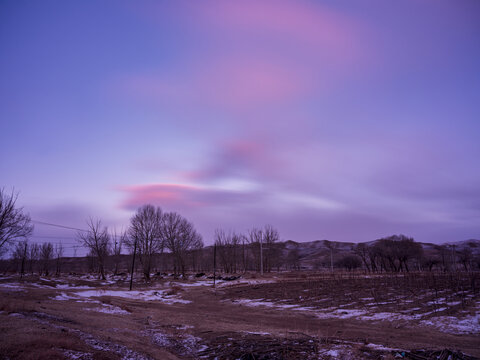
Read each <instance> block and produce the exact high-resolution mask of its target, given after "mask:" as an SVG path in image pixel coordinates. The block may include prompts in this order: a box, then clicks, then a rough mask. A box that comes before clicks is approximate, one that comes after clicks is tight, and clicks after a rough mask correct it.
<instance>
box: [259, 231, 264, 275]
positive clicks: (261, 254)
mask: <svg viewBox="0 0 480 360" xmlns="http://www.w3.org/2000/svg"><path fill="white" fill-rule="evenodd" d="M262 243H263V234H261V235H260V275H262V276H263V245H262Z"/></svg>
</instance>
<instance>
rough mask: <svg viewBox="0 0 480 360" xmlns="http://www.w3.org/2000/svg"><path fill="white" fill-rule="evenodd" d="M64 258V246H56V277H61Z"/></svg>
mask: <svg viewBox="0 0 480 360" xmlns="http://www.w3.org/2000/svg"><path fill="white" fill-rule="evenodd" d="M62 256H63V245H62V244H60V243H59V244H56V245H55V257H56V262H55V264H56V267H55V268H56V269H55V275H57V276H58V275H60V272H61V270H62Z"/></svg>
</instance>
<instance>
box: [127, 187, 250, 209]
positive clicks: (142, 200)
mask: <svg viewBox="0 0 480 360" xmlns="http://www.w3.org/2000/svg"><path fill="white" fill-rule="evenodd" d="M120 190H122V191H124V192H125V193H126V194H127V199H126V200H125V201H124V202H123V203H122V204H121V207H122V208H125V209H130V210H134V209H136V208H138V207H140V206H142V205H145V204H154V205H157V206H160V207H162V208H163V209H164V210H166V211H172V210H173V211H184V210H186V209H188V211H189V212H191V211H192V209H203V208H206V207H216V206H231V205H234V204H239V203H244V202H248V201H252V200H253V198H255V199H258V198H259V196H258V194H256V195H254V194H253V193H240V192H234V191H226V190H219V189H212V188H206V187H200V186H192V185H182V184H163V183H158V184H147V185H133V186H124V187H120Z"/></svg>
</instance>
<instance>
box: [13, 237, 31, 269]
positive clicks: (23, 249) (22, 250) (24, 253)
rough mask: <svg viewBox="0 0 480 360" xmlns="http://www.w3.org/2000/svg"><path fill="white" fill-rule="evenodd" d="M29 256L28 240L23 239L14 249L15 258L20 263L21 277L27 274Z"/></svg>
mask: <svg viewBox="0 0 480 360" xmlns="http://www.w3.org/2000/svg"><path fill="white" fill-rule="evenodd" d="M27 258H28V241H27V240H23V241H20V242H18V243H17V244H16V245H15V250H14V251H13V259H14V260H15V261H16V262H19V263H20V277H23V274H25V264H26V262H27Z"/></svg>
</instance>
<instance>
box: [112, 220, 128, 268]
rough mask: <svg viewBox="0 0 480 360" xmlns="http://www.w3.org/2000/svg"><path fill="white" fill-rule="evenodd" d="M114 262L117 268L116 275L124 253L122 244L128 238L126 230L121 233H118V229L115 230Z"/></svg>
mask: <svg viewBox="0 0 480 360" xmlns="http://www.w3.org/2000/svg"><path fill="white" fill-rule="evenodd" d="M112 237H113V240H112V242H113V248H112V252H113V263H114V265H115V269H114V271H113V274H114V275H117V274H118V265H119V263H120V256H121V254H122V245H123V244H124V242H125V240H126V238H127V233H126V232H125V231H124V232H122V233H121V235H117V231H116V230H114V231H113V235H112Z"/></svg>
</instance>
